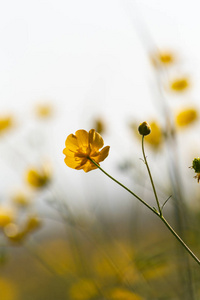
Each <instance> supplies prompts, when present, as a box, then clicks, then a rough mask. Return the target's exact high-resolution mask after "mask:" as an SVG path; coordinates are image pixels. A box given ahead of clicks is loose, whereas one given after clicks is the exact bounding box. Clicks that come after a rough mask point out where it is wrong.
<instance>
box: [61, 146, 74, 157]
mask: <svg viewBox="0 0 200 300" xmlns="http://www.w3.org/2000/svg"><path fill="white" fill-rule="evenodd" d="M63 154H65V155H66V156H70V157H75V152H73V151H71V150H69V149H68V148H64V149H63Z"/></svg>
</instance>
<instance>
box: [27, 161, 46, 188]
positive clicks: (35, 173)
mask: <svg viewBox="0 0 200 300" xmlns="http://www.w3.org/2000/svg"><path fill="white" fill-rule="evenodd" d="M50 179H51V173H50V170H49V169H48V167H46V166H43V167H42V168H41V169H29V170H28V171H27V173H26V181H27V182H28V183H29V185H30V186H32V187H34V188H42V187H44V186H46V185H47V184H48V183H49V182H50Z"/></svg>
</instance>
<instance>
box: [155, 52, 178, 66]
mask: <svg viewBox="0 0 200 300" xmlns="http://www.w3.org/2000/svg"><path fill="white" fill-rule="evenodd" d="M174 60H175V57H174V54H173V53H172V52H169V51H163V52H157V53H155V54H153V55H152V56H151V61H152V63H153V65H154V66H155V67H158V66H159V65H161V64H162V65H170V64H172V63H174Z"/></svg>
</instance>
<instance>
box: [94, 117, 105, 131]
mask: <svg viewBox="0 0 200 300" xmlns="http://www.w3.org/2000/svg"><path fill="white" fill-rule="evenodd" d="M94 127H95V130H96V131H97V132H98V133H100V134H101V133H103V132H105V129H106V128H105V127H106V126H105V123H104V120H103V119H101V118H98V119H95V120H94Z"/></svg>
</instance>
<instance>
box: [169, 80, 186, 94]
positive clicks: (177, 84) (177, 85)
mask: <svg viewBox="0 0 200 300" xmlns="http://www.w3.org/2000/svg"><path fill="white" fill-rule="evenodd" d="M170 87H171V89H172V90H173V91H175V92H183V91H185V90H186V89H187V88H188V87H189V81H188V78H185V77H183V78H179V79H175V80H174V81H172V82H171V83H170Z"/></svg>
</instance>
